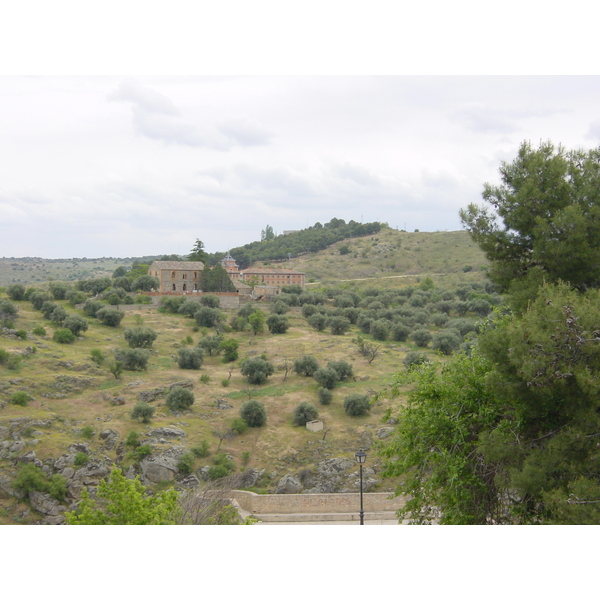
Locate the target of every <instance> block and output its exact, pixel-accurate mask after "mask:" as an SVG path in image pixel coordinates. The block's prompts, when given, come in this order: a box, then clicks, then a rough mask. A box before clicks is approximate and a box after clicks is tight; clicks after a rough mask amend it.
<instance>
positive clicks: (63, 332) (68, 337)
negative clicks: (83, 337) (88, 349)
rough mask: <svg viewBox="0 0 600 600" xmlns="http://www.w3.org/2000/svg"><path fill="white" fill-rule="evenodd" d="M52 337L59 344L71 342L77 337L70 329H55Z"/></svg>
mask: <svg viewBox="0 0 600 600" xmlns="http://www.w3.org/2000/svg"><path fill="white" fill-rule="evenodd" d="M52 339H53V340H54V341H55V342H58V343H59V344H72V343H73V342H74V341H75V340H76V339H77V338H76V337H75V335H73V332H72V331H71V330H70V329H57V330H56V331H55V332H54V335H53V336H52Z"/></svg>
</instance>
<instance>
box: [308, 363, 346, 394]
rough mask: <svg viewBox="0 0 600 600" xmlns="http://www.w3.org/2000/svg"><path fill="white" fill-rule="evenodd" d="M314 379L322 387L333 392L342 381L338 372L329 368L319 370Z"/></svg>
mask: <svg viewBox="0 0 600 600" xmlns="http://www.w3.org/2000/svg"><path fill="white" fill-rule="evenodd" d="M313 377H314V379H315V381H316V382H317V383H318V384H319V385H320V386H321V387H324V388H327V389H328V390H332V389H333V388H334V387H335V386H336V384H337V382H338V381H339V380H340V377H339V375H338V373H337V371H336V370H335V369H332V368H331V367H329V366H328V367H325V368H324V367H320V368H318V369H317V370H316V371H315V372H314V374H313Z"/></svg>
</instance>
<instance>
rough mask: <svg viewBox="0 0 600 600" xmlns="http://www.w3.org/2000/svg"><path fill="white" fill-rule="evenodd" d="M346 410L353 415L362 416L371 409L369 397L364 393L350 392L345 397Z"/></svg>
mask: <svg viewBox="0 0 600 600" xmlns="http://www.w3.org/2000/svg"><path fill="white" fill-rule="evenodd" d="M344 410H345V411H346V414H347V415H349V416H351V417H362V416H363V415H366V414H367V413H368V412H369V410H371V404H370V403H369V398H368V397H367V396H366V395H363V394H350V395H349V396H346V398H345V399H344Z"/></svg>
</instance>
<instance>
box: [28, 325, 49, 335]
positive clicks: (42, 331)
mask: <svg viewBox="0 0 600 600" xmlns="http://www.w3.org/2000/svg"><path fill="white" fill-rule="evenodd" d="M31 333H33V335H39V336H40V337H44V336H45V335H46V333H47V332H46V329H45V328H44V327H42V326H41V325H38V326H37V327H34V328H33V330H32V332H31Z"/></svg>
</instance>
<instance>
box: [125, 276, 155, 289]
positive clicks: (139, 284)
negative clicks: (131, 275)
mask: <svg viewBox="0 0 600 600" xmlns="http://www.w3.org/2000/svg"><path fill="white" fill-rule="evenodd" d="M158 289H160V282H159V281H158V279H157V278H156V277H152V276H151V275H142V276H140V277H138V278H137V279H134V280H133V283H132V284H131V291H132V292H152V291H153V290H158Z"/></svg>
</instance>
